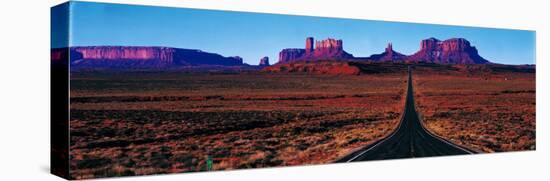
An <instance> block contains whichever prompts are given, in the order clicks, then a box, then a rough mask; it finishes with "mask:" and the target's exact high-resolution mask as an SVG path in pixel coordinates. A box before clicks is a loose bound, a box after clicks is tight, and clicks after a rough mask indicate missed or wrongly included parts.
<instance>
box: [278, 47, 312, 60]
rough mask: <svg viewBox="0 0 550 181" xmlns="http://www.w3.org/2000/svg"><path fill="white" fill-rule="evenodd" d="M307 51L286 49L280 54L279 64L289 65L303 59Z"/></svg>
mask: <svg viewBox="0 0 550 181" xmlns="http://www.w3.org/2000/svg"><path fill="white" fill-rule="evenodd" d="M305 52H306V51H305V49H300V48H286V49H283V50H281V52H279V63H288V62H292V61H295V60H298V59H300V58H302V57H303V56H304V55H305Z"/></svg>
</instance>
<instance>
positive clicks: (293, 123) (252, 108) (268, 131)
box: [70, 72, 406, 178]
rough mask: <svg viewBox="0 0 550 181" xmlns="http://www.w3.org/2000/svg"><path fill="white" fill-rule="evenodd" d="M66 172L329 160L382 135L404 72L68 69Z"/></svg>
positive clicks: (394, 118)
mask: <svg viewBox="0 0 550 181" xmlns="http://www.w3.org/2000/svg"><path fill="white" fill-rule="evenodd" d="M72 76H73V77H72V79H71V86H72V89H71V121H70V132H71V143H70V147H71V152H70V156H71V160H70V167H71V173H70V174H71V176H72V177H73V178H98V177H106V176H115V175H119V176H122V175H144V174H158V173H174V172H191V171H204V170H207V166H206V160H207V158H208V157H210V158H211V159H212V160H213V168H212V169H213V170H228V169H237V168H258V167H272V166H285V165H304V164H320V163H329V162H331V161H334V160H335V159H337V158H339V157H341V156H343V155H345V154H347V153H349V152H350V151H351V150H353V149H356V148H358V147H360V146H364V145H366V144H369V143H372V142H374V141H376V140H378V139H380V138H382V137H384V135H387V134H389V133H390V132H391V130H393V129H394V128H395V127H396V126H397V123H398V119H399V117H400V114H401V113H400V112H401V110H402V107H403V104H404V99H403V96H404V92H405V86H406V74H405V72H403V73H385V74H375V75H359V76H335V75H300V74H263V73H259V74H230V75H225V74H221V75H217V74H182V73H124V74H121V73H116V74H97V73H96V74H91V73H74V74H72Z"/></svg>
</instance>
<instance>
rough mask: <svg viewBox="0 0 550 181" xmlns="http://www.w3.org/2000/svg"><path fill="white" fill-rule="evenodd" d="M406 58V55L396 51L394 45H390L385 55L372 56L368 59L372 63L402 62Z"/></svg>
mask: <svg viewBox="0 0 550 181" xmlns="http://www.w3.org/2000/svg"><path fill="white" fill-rule="evenodd" d="M406 57H407V56H406V55H403V54H401V53H399V52H396V51H394V50H393V45H392V43H388V46H387V47H386V49H385V50H384V52H383V53H380V54H374V55H371V56H370V57H368V58H367V59H369V60H372V61H402V60H405V59H406Z"/></svg>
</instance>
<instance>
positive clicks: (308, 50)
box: [306, 37, 313, 54]
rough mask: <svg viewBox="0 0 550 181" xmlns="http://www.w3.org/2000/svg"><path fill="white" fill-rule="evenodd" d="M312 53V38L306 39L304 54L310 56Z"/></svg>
mask: <svg viewBox="0 0 550 181" xmlns="http://www.w3.org/2000/svg"><path fill="white" fill-rule="evenodd" d="M312 52H313V37H307V38H306V53H307V54H310V53H312Z"/></svg>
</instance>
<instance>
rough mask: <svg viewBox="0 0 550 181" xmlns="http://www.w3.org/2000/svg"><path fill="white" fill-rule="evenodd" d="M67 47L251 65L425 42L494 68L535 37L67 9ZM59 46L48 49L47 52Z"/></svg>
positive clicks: (181, 11)
mask: <svg viewBox="0 0 550 181" xmlns="http://www.w3.org/2000/svg"><path fill="white" fill-rule="evenodd" d="M70 21H71V24H70V26H71V39H70V42H69V45H70V46H91V45H127V46H169V47H177V48H190V49H200V50H203V51H207V52H213V53H218V54H221V55H223V56H241V57H243V59H244V61H245V62H246V63H249V64H258V62H259V60H260V58H261V57H263V56H268V57H269V59H270V62H272V63H275V62H276V61H277V60H278V53H279V51H280V50H281V49H283V48H303V47H304V46H305V38H306V37H308V36H311V37H314V38H315V39H316V40H320V39H326V38H329V37H330V38H336V39H342V40H343V41H344V49H345V50H346V51H347V52H348V53H351V54H353V55H354V56H369V55H371V54H375V53H381V52H382V51H383V50H384V48H385V47H386V44H387V43H388V42H392V43H393V48H394V50H396V51H399V52H401V53H403V54H412V53H414V52H416V51H417V50H418V49H419V46H420V41H421V40H422V39H426V38H429V37H435V38H438V39H440V40H444V39H448V38H454V37H462V38H466V39H468V40H469V41H470V43H471V44H472V45H473V46H476V47H477V49H478V51H479V53H480V55H481V56H482V57H484V58H486V59H488V60H490V61H492V62H495V63H504V64H534V63H535V32H534V31H524V30H509V29H492V28H477V27H461V26H445V25H431V24H414V23H401V22H384V21H371V20H356V19H338V18H321V17H309V16H289V15H275V14H258V13H244V12H229V11H213V10H197V9H186V8H168V7H154V6H129V5H119V4H105V3H89V2H73V4H72V6H71V19H70ZM59 46H62V45H61V44H60V43H58V42H52V47H59Z"/></svg>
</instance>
